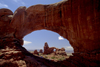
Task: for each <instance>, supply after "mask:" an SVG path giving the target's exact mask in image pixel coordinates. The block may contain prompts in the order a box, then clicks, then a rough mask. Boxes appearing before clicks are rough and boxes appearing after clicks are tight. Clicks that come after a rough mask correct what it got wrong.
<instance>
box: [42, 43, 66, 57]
mask: <svg viewBox="0 0 100 67" xmlns="http://www.w3.org/2000/svg"><path fill="white" fill-rule="evenodd" d="M54 49H55V51H54ZM51 53H53V54H55V55H66V56H67V54H66V52H65V48H61V49H58V48H56V47H49V45H48V43H47V42H45V44H44V53H43V54H51Z"/></svg>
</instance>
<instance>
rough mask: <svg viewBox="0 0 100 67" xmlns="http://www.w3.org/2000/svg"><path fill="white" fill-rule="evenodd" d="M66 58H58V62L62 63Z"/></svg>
mask: <svg viewBox="0 0 100 67" xmlns="http://www.w3.org/2000/svg"><path fill="white" fill-rule="evenodd" d="M65 59H66V58H65V57H61V58H59V59H58V60H59V61H63V60H65Z"/></svg>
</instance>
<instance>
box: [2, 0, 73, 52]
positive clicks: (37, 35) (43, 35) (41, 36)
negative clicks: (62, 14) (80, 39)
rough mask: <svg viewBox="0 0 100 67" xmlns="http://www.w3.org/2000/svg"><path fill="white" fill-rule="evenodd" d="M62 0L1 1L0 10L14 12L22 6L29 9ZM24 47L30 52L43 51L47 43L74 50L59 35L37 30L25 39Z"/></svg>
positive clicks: (51, 45)
mask: <svg viewBox="0 0 100 67" xmlns="http://www.w3.org/2000/svg"><path fill="white" fill-rule="evenodd" d="M59 1H61V0H0V8H8V9H10V10H12V12H14V11H15V10H16V9H17V8H18V7H20V6H26V7H27V8H28V7H29V6H32V5H36V4H52V3H56V2H59ZM23 40H24V45H23V47H25V48H26V49H28V50H32V49H42V48H43V46H44V43H45V42H47V43H48V45H49V46H50V47H57V48H62V47H64V48H65V49H66V50H73V49H72V47H71V46H70V44H69V42H68V41H67V40H66V39H64V38H63V37H61V36H60V35H59V34H58V33H55V32H52V31H49V30H37V31H34V32H32V33H31V34H28V35H26V36H25V37H24V38H23Z"/></svg>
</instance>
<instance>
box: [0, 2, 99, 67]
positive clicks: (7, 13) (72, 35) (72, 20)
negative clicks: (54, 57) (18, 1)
mask: <svg viewBox="0 0 100 67" xmlns="http://www.w3.org/2000/svg"><path fill="white" fill-rule="evenodd" d="M41 29H46V30H51V31H54V32H57V33H59V34H60V35H61V36H63V37H64V38H66V39H68V40H69V42H70V44H71V46H72V47H73V49H74V54H73V56H72V57H70V58H69V59H67V60H65V61H63V62H58V63H60V64H61V65H59V64H58V67H59V66H61V67H65V66H70V67H71V66H72V67H73V66H80V67H82V66H83V67H84V66H88V67H89V66H100V57H99V56H100V35H99V33H100V1H99V0H68V1H66V0H64V1H61V2H59V3H55V4H50V5H34V6H30V7H29V8H26V7H19V8H18V9H17V10H16V11H15V12H14V13H12V11H11V10H9V9H0V53H3V54H2V55H1V54H0V65H1V66H2V65H5V64H10V63H11V65H13V64H15V66H19V65H18V64H19V63H17V62H12V61H7V60H6V58H4V57H7V58H8V57H10V58H13V56H11V55H12V54H13V55H16V53H12V50H11V52H10V49H13V51H14V52H16V51H18V50H19V51H18V52H17V53H18V54H20V55H19V56H20V57H21V58H20V59H19V60H22V61H23V64H25V63H26V65H27V67H28V66H29V67H30V64H32V62H33V61H30V62H29V60H30V58H33V56H30V54H29V53H28V54H29V55H28V58H29V60H28V59H26V60H25V57H27V54H25V53H23V52H24V51H25V50H24V49H23V47H22V46H21V45H23V37H24V36H25V35H27V34H29V33H31V32H33V31H35V30H41ZM15 45H16V46H15ZM18 45H19V46H18ZM7 47H9V51H8V52H10V53H11V54H10V53H7V56H6V54H5V53H4V52H2V50H3V49H6V48H7ZM17 49H18V50H17ZM22 49H23V50H22ZM20 51H22V52H20ZM5 52H7V50H5ZM25 52H27V51H25ZM22 55H23V56H24V57H23V56H22ZM16 56H17V55H16ZM17 57H18V56H17ZM17 57H16V58H17ZM1 60H4V61H5V63H4V64H3V61H1ZM46 61H47V60H43V61H42V60H41V59H40V58H35V60H34V62H36V64H35V63H34V64H33V65H34V67H35V66H36V67H39V66H38V65H41V64H42V63H44V62H45V63H44V65H45V66H47V67H50V65H53V63H54V62H51V61H48V62H50V63H51V64H48V63H47V62H46ZM1 62H2V63H1ZM29 63H30V64H29ZM54 65H55V67H57V66H56V63H54ZM54 65H53V66H54ZM63 65H64V66H63ZM13 67H14V66H13ZM31 67H32V66H31Z"/></svg>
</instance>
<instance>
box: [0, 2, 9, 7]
mask: <svg viewBox="0 0 100 67" xmlns="http://www.w3.org/2000/svg"><path fill="white" fill-rule="evenodd" d="M0 7H1V8H8V5H6V4H3V3H0Z"/></svg>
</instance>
